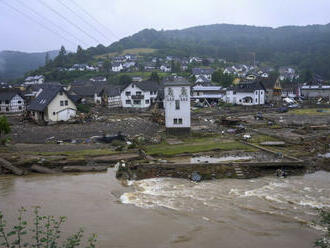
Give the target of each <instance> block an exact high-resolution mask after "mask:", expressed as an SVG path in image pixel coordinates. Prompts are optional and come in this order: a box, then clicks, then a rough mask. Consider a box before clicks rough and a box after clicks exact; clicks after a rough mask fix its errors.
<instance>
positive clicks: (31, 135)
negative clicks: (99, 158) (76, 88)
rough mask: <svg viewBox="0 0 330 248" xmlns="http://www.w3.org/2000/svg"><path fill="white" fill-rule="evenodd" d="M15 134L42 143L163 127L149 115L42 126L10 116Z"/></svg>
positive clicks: (150, 131) (147, 131)
mask: <svg viewBox="0 0 330 248" xmlns="http://www.w3.org/2000/svg"><path fill="white" fill-rule="evenodd" d="M9 121H10V124H11V129H12V132H11V135H10V136H11V138H12V140H13V142H14V143H33V144H40V143H45V142H47V139H49V138H51V137H54V138H53V139H52V140H70V139H71V140H85V141H86V140H88V139H90V138H91V137H93V136H102V135H103V134H108V135H117V134H118V133H119V132H121V133H122V134H123V135H128V136H135V135H143V136H144V137H154V136H155V135H156V134H157V132H158V131H160V130H161V127H160V126H159V125H158V124H156V123H154V122H152V121H150V120H149V118H148V117H138V116H135V117H118V118H111V119H109V120H104V121H91V122H86V123H82V124H64V123H60V124H56V125H51V126H39V125H37V124H35V123H32V122H29V121H23V122H22V121H20V117H14V116H11V117H9Z"/></svg>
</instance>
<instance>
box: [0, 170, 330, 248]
mask: <svg viewBox="0 0 330 248" xmlns="http://www.w3.org/2000/svg"><path fill="white" fill-rule="evenodd" d="M36 205H38V206H41V207H42V209H41V211H42V212H43V213H45V214H49V215H56V216H59V215H64V216H67V217H68V222H67V223H66V225H65V231H66V232H74V231H77V230H78V228H79V227H81V226H84V227H86V229H87V231H88V232H95V233H97V234H98V247H134V248H136V247H144V248H147V247H152V248H153V247H190V248H191V247H226V248H227V247H235V248H239V247H244V248H249V247H251V248H252V247H253V248H255V247H268V248H272V247H274V248H275V247H276V248H278V247H290V248H294V247H299V248H303V247H313V241H314V240H315V239H317V238H318V237H319V236H320V234H322V230H320V228H319V227H318V226H314V225H312V221H313V220H314V219H315V218H316V217H317V208H320V207H328V208H329V207H330V173H328V172H317V173H314V174H308V175H305V176H295V177H290V178H286V179H279V178H275V177H264V178H258V179H253V180H237V179H224V180H214V181H207V182H202V183H199V184H196V183H193V182H190V181H187V180H183V179H169V178H163V179H148V180H142V181H136V182H129V186H123V185H122V184H121V183H120V182H119V181H117V180H116V179H115V172H114V171H113V170H112V169H111V170H109V171H108V172H107V173H100V174H65V175H55V176H44V175H31V176H27V177H15V176H0V210H1V211H3V212H4V213H5V215H6V217H7V220H8V222H9V223H10V222H12V221H13V220H14V216H15V211H16V209H18V208H19V207H20V206H25V207H26V208H28V209H30V207H32V206H36Z"/></svg>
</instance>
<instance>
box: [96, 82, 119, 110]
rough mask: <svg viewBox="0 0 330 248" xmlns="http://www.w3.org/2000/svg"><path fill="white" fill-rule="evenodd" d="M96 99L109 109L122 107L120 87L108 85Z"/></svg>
mask: <svg viewBox="0 0 330 248" xmlns="http://www.w3.org/2000/svg"><path fill="white" fill-rule="evenodd" d="M96 97H97V98H95V99H96V100H95V101H99V102H101V103H102V104H104V105H106V106H107V107H109V108H120V107H122V101H121V88H120V87H119V86H115V85H107V86H105V87H104V88H103V89H102V90H101V92H100V93H99V94H98V95H96Z"/></svg>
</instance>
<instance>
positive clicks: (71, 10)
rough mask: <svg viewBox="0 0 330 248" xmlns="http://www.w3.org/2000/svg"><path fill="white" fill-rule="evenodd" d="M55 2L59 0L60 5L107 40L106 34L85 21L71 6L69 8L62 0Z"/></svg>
mask: <svg viewBox="0 0 330 248" xmlns="http://www.w3.org/2000/svg"><path fill="white" fill-rule="evenodd" d="M57 2H59V3H60V4H61V5H62V6H64V7H65V8H66V9H68V10H69V11H70V12H71V13H73V14H74V15H76V16H77V17H78V18H79V19H80V20H82V21H83V22H85V23H86V24H87V25H89V26H90V27H91V28H92V29H93V30H95V31H97V32H98V33H99V34H101V35H102V36H103V37H104V38H105V39H106V40H109V37H107V36H106V35H104V34H103V33H102V32H101V31H99V30H98V28H97V27H96V26H94V25H93V24H91V23H89V22H88V21H86V20H85V19H84V18H82V17H81V16H80V15H79V14H78V13H76V12H75V11H74V10H73V9H72V8H70V7H69V6H68V5H66V4H65V3H64V2H62V0H57Z"/></svg>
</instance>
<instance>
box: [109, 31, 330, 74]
mask: <svg viewBox="0 0 330 248" xmlns="http://www.w3.org/2000/svg"><path fill="white" fill-rule="evenodd" d="M139 47H146V48H157V49H160V52H163V53H170V54H173V55H197V56H217V57H220V58H224V59H227V60H229V61H233V62H247V61H249V60H250V61H251V54H252V53H256V59H257V60H258V61H261V62H270V63H273V64H275V65H296V66H298V67H299V68H300V69H311V70H312V71H313V72H315V73H318V74H321V75H323V76H324V77H327V78H330V70H329V68H330V24H327V25H310V26H303V27H300V26H286V27H280V28H267V27H255V26H246V25H229V24H215V25H207V26H198V27H192V28H188V29H183V30H169V31H156V30H153V29H145V30H143V31H141V32H139V33H137V34H134V35H133V36H130V37H127V38H124V39H121V40H120V41H118V42H116V43H113V44H112V45H111V46H110V47H108V48H107V50H108V51H109V52H112V51H120V50H122V49H127V48H139Z"/></svg>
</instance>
